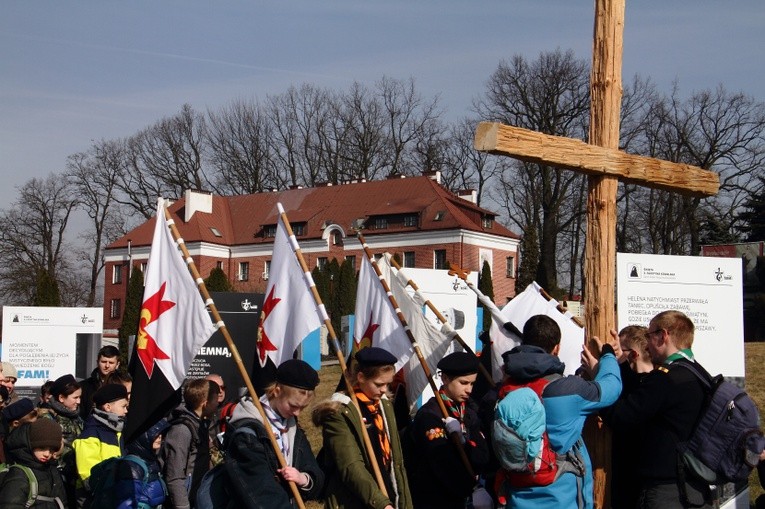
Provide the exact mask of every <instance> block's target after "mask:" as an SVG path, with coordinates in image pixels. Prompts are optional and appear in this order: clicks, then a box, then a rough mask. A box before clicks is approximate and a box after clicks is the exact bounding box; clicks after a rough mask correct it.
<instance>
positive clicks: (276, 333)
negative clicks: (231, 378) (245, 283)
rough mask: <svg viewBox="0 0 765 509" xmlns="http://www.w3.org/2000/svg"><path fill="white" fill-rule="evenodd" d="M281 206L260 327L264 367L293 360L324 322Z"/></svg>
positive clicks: (311, 279) (311, 284)
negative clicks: (283, 218) (305, 340)
mask: <svg viewBox="0 0 765 509" xmlns="http://www.w3.org/2000/svg"><path fill="white" fill-rule="evenodd" d="M277 207H278V210H279V220H278V223H277V225H276V237H275V238H274V252H273V255H272V256H271V269H270V271H269V277H268V287H266V300H265V302H264V303H263V310H262V311H261V315H260V325H259V327H258V338H257V341H258V345H257V350H258V360H259V361H260V364H261V366H265V364H266V359H267V358H268V357H270V358H271V360H272V361H273V363H274V364H276V365H277V366H279V365H280V364H281V363H282V362H284V361H286V360H287V359H291V358H292V356H293V354H294V353H295V350H296V349H297V347H298V346H300V343H302V342H303V340H304V339H305V338H306V336H308V335H309V334H310V333H311V332H313V331H315V330H316V329H318V328H319V327H321V324H322V323H323V321H324V319H323V318H322V316H321V315H320V310H319V308H317V306H316V301H315V300H314V298H313V294H312V293H311V287H312V286H313V278H312V277H311V273H310V272H303V269H302V268H301V266H300V262H299V261H298V258H297V255H296V254H295V251H296V250H297V249H298V248H299V246H298V243H297V240H296V239H295V236H294V235H288V234H287V227H286V226H285V224H284V221H283V220H282V214H283V213H284V209H283V208H282V204H281V203H278V204H277ZM321 309H322V310H323V308H321Z"/></svg>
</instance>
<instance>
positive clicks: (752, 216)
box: [738, 176, 765, 242]
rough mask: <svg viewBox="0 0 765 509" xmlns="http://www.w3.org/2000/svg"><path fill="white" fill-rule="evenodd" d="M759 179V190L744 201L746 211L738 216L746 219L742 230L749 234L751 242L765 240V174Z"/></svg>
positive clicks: (748, 237) (743, 219) (748, 239)
mask: <svg viewBox="0 0 765 509" xmlns="http://www.w3.org/2000/svg"><path fill="white" fill-rule="evenodd" d="M758 179H759V180H760V185H759V188H758V190H757V191H756V192H754V193H752V195H751V196H750V197H749V199H748V200H747V201H746V202H745V203H744V211H743V212H741V214H739V216H738V217H739V219H741V220H742V221H744V226H743V227H742V228H741V230H742V231H743V232H744V233H745V234H746V235H747V238H746V240H747V241H749V242H756V241H760V240H765V176H760V177H758Z"/></svg>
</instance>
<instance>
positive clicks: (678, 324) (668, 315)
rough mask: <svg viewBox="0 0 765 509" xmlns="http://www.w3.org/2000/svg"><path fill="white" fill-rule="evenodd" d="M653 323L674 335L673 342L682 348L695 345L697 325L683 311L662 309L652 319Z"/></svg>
mask: <svg viewBox="0 0 765 509" xmlns="http://www.w3.org/2000/svg"><path fill="white" fill-rule="evenodd" d="M651 323H652V324H653V325H654V326H656V327H657V328H659V329H664V330H666V331H667V332H668V333H670V336H671V337H672V342H673V343H674V345H675V346H676V347H677V348H679V349H680V350H682V349H684V348H690V347H691V346H693V332H694V330H695V327H694V325H693V322H692V321H691V319H690V318H688V317H687V316H686V315H685V313H683V312H682V311H677V310H674V309H670V310H669V311H662V312H661V313H659V314H658V315H656V316H654V317H653V319H651Z"/></svg>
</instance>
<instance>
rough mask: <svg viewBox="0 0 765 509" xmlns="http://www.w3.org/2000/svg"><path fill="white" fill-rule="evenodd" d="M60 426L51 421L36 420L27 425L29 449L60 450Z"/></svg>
mask: <svg viewBox="0 0 765 509" xmlns="http://www.w3.org/2000/svg"><path fill="white" fill-rule="evenodd" d="M62 435H63V434H62V432H61V426H60V425H59V423H57V422H56V421H54V420H53V419H37V420H36V421H35V422H33V423H31V424H30V425H29V447H31V448H32V449H36V448H40V449H42V448H46V449H53V450H54V451H58V450H59V449H61V437H62Z"/></svg>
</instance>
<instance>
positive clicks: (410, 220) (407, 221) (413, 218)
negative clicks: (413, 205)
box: [404, 214, 417, 227]
mask: <svg viewBox="0 0 765 509" xmlns="http://www.w3.org/2000/svg"><path fill="white" fill-rule="evenodd" d="M404 226H410V227H412V226H417V214H407V215H406V216H404Z"/></svg>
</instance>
